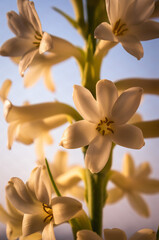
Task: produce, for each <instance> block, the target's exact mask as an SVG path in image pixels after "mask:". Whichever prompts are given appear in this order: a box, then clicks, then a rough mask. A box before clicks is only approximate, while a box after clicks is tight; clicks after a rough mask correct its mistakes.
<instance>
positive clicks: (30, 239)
mask: <svg viewBox="0 0 159 240" xmlns="http://www.w3.org/2000/svg"><path fill="white" fill-rule="evenodd" d="M41 239H42V238H41V233H40V232H36V233H33V234H31V235H29V236H26V237H20V238H19V240H41Z"/></svg>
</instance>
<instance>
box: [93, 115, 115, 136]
mask: <svg viewBox="0 0 159 240" xmlns="http://www.w3.org/2000/svg"><path fill="white" fill-rule="evenodd" d="M112 123H114V122H113V121H109V120H108V118H107V117H105V119H104V120H100V122H99V123H98V125H97V127H96V130H97V131H98V132H99V133H100V134H102V135H103V136H104V135H106V134H109V133H114V130H113V128H112V126H111V125H112Z"/></svg>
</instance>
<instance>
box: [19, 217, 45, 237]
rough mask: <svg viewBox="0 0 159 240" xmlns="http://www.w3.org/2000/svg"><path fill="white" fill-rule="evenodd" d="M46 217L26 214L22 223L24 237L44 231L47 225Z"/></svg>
mask: <svg viewBox="0 0 159 240" xmlns="http://www.w3.org/2000/svg"><path fill="white" fill-rule="evenodd" d="M44 219H45V217H44V215H42V213H41V214H40V213H39V214H36V215H33V214H24V218H23V223H22V233H23V236H28V235H30V234H32V233H35V232H39V231H42V230H43V228H44V227H45V225H46V223H45V222H44Z"/></svg>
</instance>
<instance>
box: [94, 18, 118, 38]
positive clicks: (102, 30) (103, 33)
mask: <svg viewBox="0 0 159 240" xmlns="http://www.w3.org/2000/svg"><path fill="white" fill-rule="evenodd" d="M94 37H95V38H97V39H102V40H109V41H112V42H118V41H117V39H116V38H115V36H114V34H113V32H112V27H111V25H110V24H108V23H106V22H103V23H101V24H100V25H99V26H98V27H96V29H95V31H94Z"/></svg>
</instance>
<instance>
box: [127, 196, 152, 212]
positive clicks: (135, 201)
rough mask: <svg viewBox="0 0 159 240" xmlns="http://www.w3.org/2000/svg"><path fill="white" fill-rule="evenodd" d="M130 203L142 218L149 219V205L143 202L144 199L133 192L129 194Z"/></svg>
mask: <svg viewBox="0 0 159 240" xmlns="http://www.w3.org/2000/svg"><path fill="white" fill-rule="evenodd" d="M127 198H128V201H129V203H130V205H131V206H132V208H133V209H134V210H135V211H136V212H137V213H138V214H139V215H141V216H143V217H149V215H150V212H149V208H148V205H147V204H146V202H145V201H144V200H143V198H142V197H141V196H140V195H139V194H137V193H134V192H131V193H129V194H127Z"/></svg>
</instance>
